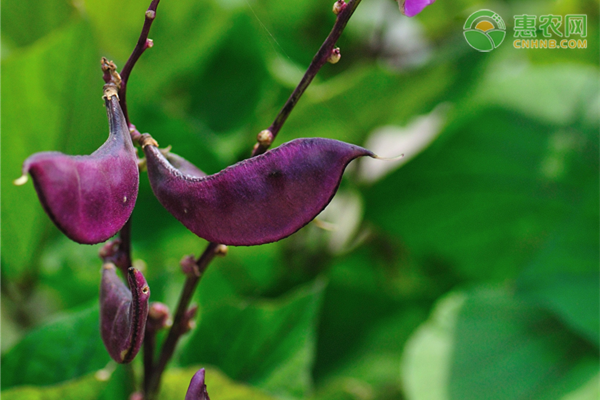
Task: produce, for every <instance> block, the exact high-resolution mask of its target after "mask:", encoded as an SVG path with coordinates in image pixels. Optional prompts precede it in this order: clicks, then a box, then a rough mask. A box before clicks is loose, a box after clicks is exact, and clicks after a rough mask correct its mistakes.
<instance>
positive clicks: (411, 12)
mask: <svg viewBox="0 0 600 400" xmlns="http://www.w3.org/2000/svg"><path fill="white" fill-rule="evenodd" d="M397 1H398V6H399V7H400V11H402V14H404V15H406V16H407V17H414V16H415V15H417V14H419V13H420V12H421V11H423V9H424V8H425V7H427V6H429V5H431V4H433V3H434V2H435V0H397Z"/></svg>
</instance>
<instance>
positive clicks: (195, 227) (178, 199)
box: [144, 138, 376, 246]
mask: <svg viewBox="0 0 600 400" xmlns="http://www.w3.org/2000/svg"><path fill="white" fill-rule="evenodd" d="M144 152H145V154H146V159H147V167H148V178H149V179H150V185H151V187H152V190H153V192H154V194H155V196H156V197H157V198H158V200H159V201H160V203H161V204H162V205H163V206H164V207H165V208H166V209H167V210H168V211H169V212H170V213H171V214H172V215H173V216H174V217H175V218H177V219H178V220H179V221H180V222H181V223H183V225H185V226H186V227H187V228H188V229H189V230H190V231H192V232H193V233H194V234H196V235H198V236H199V237H201V238H204V239H206V240H209V241H211V242H215V243H222V244H226V245H238V246H251V245H259V244H264V243H270V242H274V241H277V240H280V239H283V238H284V237H287V236H289V235H291V234H292V233H294V232H296V231H297V230H298V229H300V228H302V227H303V226H304V225H306V224H307V223H309V222H310V221H311V220H312V219H314V218H315V217H316V216H317V215H318V214H319V213H320V212H321V211H322V210H323V209H324V208H325V206H326V205H327V204H328V203H329V202H330V201H331V199H332V197H333V195H334V194H335V192H336V191H337V188H338V186H339V184H340V181H341V179H342V174H343V172H344V169H345V168H346V166H347V165H348V163H349V162H350V161H352V160H354V159H355V158H358V157H362V156H370V157H376V156H375V155H374V154H373V153H372V152H371V151H369V150H367V149H364V148H362V147H359V146H355V145H352V144H348V143H344V142H340V141H337V140H332V139H322V138H309V139H296V140H293V141H291V142H288V143H285V144H283V145H281V146H279V147H277V148H275V149H272V150H270V151H268V152H266V153H264V154H261V155H259V156H257V157H253V158H250V159H247V160H244V161H241V162H239V163H237V164H235V165H232V166H230V167H228V168H226V169H224V170H222V171H221V172H218V173H216V174H214V175H210V176H205V177H192V176H190V175H187V174H184V173H182V172H180V171H179V170H178V169H176V168H174V167H173V166H172V165H171V164H170V163H169V162H168V161H167V159H166V158H165V157H164V155H163V154H162V153H161V152H160V151H159V149H158V148H157V147H155V146H154V145H151V144H148V145H145V146H144Z"/></svg>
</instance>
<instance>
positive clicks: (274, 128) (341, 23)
mask: <svg viewBox="0 0 600 400" xmlns="http://www.w3.org/2000/svg"><path fill="white" fill-rule="evenodd" d="M360 2H361V0H350V1H348V3H344V2H342V1H338V3H339V4H341V11H340V12H339V13H338V15H337V18H336V20H335V24H334V25H333V28H332V29H331V32H330V33H329V35H328V36H327V38H326V39H325V41H324V42H323V44H322V45H321V47H320V48H319V51H317V54H315V56H314V57H313V59H312V61H311V63H310V65H309V66H308V69H307V70H306V72H305V73H304V76H303V77H302V79H301V80H300V83H299V84H298V86H296V89H294V91H293V92H292V94H291V95H290V97H289V98H288V100H287V101H286V103H285V104H284V106H283V108H282V109H281V110H280V111H279V114H277V117H275V120H274V121H273V123H272V124H271V126H270V127H269V128H268V130H269V131H270V132H271V134H272V135H273V137H272V139H273V140H274V139H275V137H277V134H278V133H279V130H280V129H281V127H282V126H283V124H284V123H285V121H286V120H287V118H288V117H289V115H290V114H291V112H292V110H293V109H294V107H295V106H296V104H297V103H298V100H300V97H301V96H302V94H303V93H304V91H305V90H306V88H307V87H308V86H309V85H310V83H311V82H312V80H313V79H314V78H315V76H316V75H317V73H318V72H319V70H320V69H321V67H323V65H325V63H327V59H328V58H329V56H330V55H331V54H332V52H333V50H334V47H335V44H336V42H337V41H338V39H339V38H340V36H341V35H342V32H343V31H344V28H345V27H346V24H347V23H348V20H349V19H350V17H351V16H352V14H354V10H356V7H358V5H359V4H360ZM344 4H345V5H344ZM273 140H270V141H269V143H260V142H259V143H258V144H257V146H255V147H254V150H253V151H252V156H257V155H259V154H262V153H264V152H265V151H267V149H268V148H269V146H270V145H271V143H270V142H272V141H273Z"/></svg>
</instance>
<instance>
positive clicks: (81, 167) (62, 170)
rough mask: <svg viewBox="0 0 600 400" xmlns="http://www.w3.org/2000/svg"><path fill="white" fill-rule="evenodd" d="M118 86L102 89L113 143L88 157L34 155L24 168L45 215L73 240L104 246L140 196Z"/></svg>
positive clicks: (133, 150) (108, 143) (127, 217)
mask: <svg viewBox="0 0 600 400" xmlns="http://www.w3.org/2000/svg"><path fill="white" fill-rule="evenodd" d="M116 90H117V89H116V86H114V85H112V84H107V85H105V86H104V93H105V95H104V101H105V105H106V112H107V115H108V122H109V137H108V139H107V140H106V142H105V143H104V144H103V145H102V146H101V147H100V148H98V150H96V151H95V152H94V153H92V154H91V155H88V156H70V155H66V154H62V153H59V152H43V153H36V154H33V155H32V156H30V157H29V158H27V160H25V162H24V163H23V176H24V178H21V179H19V180H18V184H22V183H24V182H25V180H26V174H27V173H29V174H30V175H31V177H32V179H33V183H34V186H35V189H36V191H37V194H38V197H39V199H40V202H41V203H42V206H43V207H44V210H45V211H46V213H47V214H48V215H49V216H50V219H52V221H53V222H54V223H55V224H56V226H57V227H58V228H59V229H60V230H61V231H62V232H63V233H64V234H65V235H67V236H68V237H69V238H70V239H72V240H74V241H75V242H78V243H82V244H95V243H100V242H103V241H105V240H107V239H109V238H110V237H111V236H113V235H114V234H116V233H117V232H118V231H119V230H120V229H121V228H122V227H123V225H124V224H125V223H126V222H127V220H128V219H129V217H130V215H131V213H132V211H133V207H134V206H135V201H136V198H137V194H138V184H139V170H138V165H137V154H136V151H135V148H134V147H133V143H132V141H131V137H130V134H129V129H128V127H127V123H126V121H125V117H124V116H123V112H122V110H121V106H120V105H119V99H118V97H117V95H116Z"/></svg>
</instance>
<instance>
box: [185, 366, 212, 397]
mask: <svg viewBox="0 0 600 400" xmlns="http://www.w3.org/2000/svg"><path fill="white" fill-rule="evenodd" d="M204 377H205V371H204V368H201V369H200V370H199V371H198V372H196V373H195V374H194V376H193V377H192V380H191V381H190V386H189V387H188V390H187V393H186V394H185V400H210V398H209V397H208V391H207V390H206V384H205V382H204Z"/></svg>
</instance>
